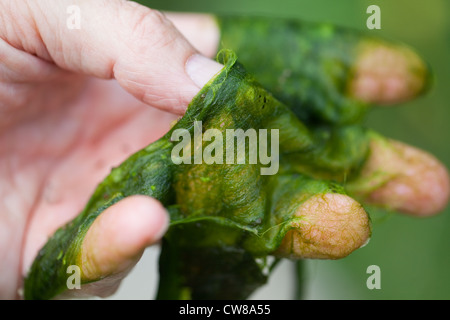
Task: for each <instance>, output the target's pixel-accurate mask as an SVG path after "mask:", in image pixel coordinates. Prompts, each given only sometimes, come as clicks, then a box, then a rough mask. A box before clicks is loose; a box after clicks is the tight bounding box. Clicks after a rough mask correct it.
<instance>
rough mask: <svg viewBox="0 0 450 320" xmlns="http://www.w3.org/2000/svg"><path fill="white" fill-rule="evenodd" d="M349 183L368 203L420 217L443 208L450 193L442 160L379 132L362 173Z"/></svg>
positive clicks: (435, 212)
mask: <svg viewBox="0 0 450 320" xmlns="http://www.w3.org/2000/svg"><path fill="white" fill-rule="evenodd" d="M346 187H347V189H348V190H349V191H350V192H351V193H352V194H354V195H355V196H356V197H358V198H359V199H361V201H363V202H365V203H370V204H374V205H378V206H382V207H385V208H388V209H391V210H395V211H400V212H403V213H406V214H409V215H413V216H419V217H425V216H430V215H434V214H437V213H439V212H441V211H442V210H443V209H444V208H445V207H446V205H447V203H448V201H449V197H450V183H449V175H448V171H447V169H446V168H445V166H444V165H443V164H442V163H441V162H439V160H437V159H436V158H435V157H434V156H433V155H431V154H429V153H428V152H425V151H423V150H420V149H417V148H415V147H412V146H409V145H407V144H404V143H402V142H399V141H395V140H391V139H386V138H384V137H381V136H379V135H377V134H372V135H371V142H370V155H369V158H368V159H367V161H366V163H365V164H364V166H363V168H362V171H361V173H360V174H359V176H358V178H356V179H355V180H354V181H352V182H350V183H349V184H348V185H347V186H346Z"/></svg>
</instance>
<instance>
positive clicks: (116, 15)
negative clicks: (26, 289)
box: [0, 1, 221, 298]
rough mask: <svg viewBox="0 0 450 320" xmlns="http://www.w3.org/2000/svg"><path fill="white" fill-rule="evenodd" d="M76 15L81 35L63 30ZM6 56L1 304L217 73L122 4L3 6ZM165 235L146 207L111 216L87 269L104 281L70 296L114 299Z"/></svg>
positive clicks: (121, 208)
mask: <svg viewBox="0 0 450 320" xmlns="http://www.w3.org/2000/svg"><path fill="white" fill-rule="evenodd" d="M73 4H76V5H77V6H78V7H79V9H80V17H81V28H80V29H79V30H77V29H73V30H72V29H69V28H67V27H66V19H67V18H68V16H69V15H68V14H67V11H66V10H67V8H68V7H69V5H73ZM98 15H101V18H100V19H99V18H98ZM205 40H207V39H205ZM212 50H214V48H213V49H212ZM0 51H1V55H0V57H1V58H0V112H1V115H2V116H1V117H0V176H1V183H0V198H1V201H0V208H1V209H0V212H1V214H0V236H1V240H0V257H2V258H1V261H0V270H2V273H1V275H0V297H1V298H14V297H18V289H19V288H21V286H22V278H23V276H24V275H25V274H26V272H27V270H28V268H29V267H30V264H31V263H32V261H33V259H34V257H35V256H36V254H37V252H38V250H39V249H40V248H41V247H42V246H43V245H44V244H45V242H46V241H47V239H48V237H49V236H51V235H52V234H53V233H54V231H55V230H56V229H57V228H59V227H60V226H61V225H63V224H65V223H67V222H68V221H70V220H71V219H73V218H74V216H76V215H77V214H78V213H79V212H80V211H81V210H82V208H83V206H84V205H85V203H86V201H87V200H88V199H89V196H90V194H91V193H92V192H93V190H94V189H95V186H96V185H97V184H98V182H99V181H101V179H102V178H103V177H104V176H105V175H106V174H107V173H108V172H109V171H110V169H111V167H112V166H114V165H118V164H119V163H120V162H121V161H123V160H124V159H125V158H127V157H128V156H129V155H130V154H131V153H133V152H134V151H136V150H138V149H140V148H142V147H143V146H145V145H147V144H148V143H150V142H152V141H154V140H156V139H157V138H159V137H160V136H161V135H163V134H164V133H165V132H166V131H167V130H168V129H169V127H170V123H171V122H172V121H174V120H175V119H176V117H177V116H179V115H180V114H182V113H183V112H184V110H185V108H186V107H187V105H188V103H189V102H190V100H191V99H192V97H193V96H194V95H195V94H196V93H197V92H198V91H199V89H200V88H201V87H202V86H203V84H204V83H205V82H206V81H208V80H209V78H211V77H212V76H213V75H214V74H215V73H216V72H217V71H218V70H220V67H221V66H220V65H218V64H217V63H216V62H213V61H209V60H204V61H203V62H201V60H202V59H199V56H195V55H196V54H197V53H198V52H197V50H196V49H195V48H194V47H192V46H191V44H190V43H189V42H188V41H186V40H185V39H184V38H183V36H181V34H180V33H179V32H178V31H177V29H175V28H174V27H173V26H172V24H171V23H170V22H169V21H168V20H167V19H166V18H165V17H164V16H163V15H162V14H161V13H159V12H157V11H154V10H150V9H148V8H145V7H142V6H140V5H137V4H135V3H133V2H127V1H108V2H103V1H75V2H74V1H57V2H55V1H21V2H17V1H2V2H1V3H0ZM192 56H194V57H196V58H193V59H191V61H190V62H189V63H188V62H187V61H188V60H189V59H190V58H191V57H192ZM194 60H196V61H197V63H196V61H194ZM199 61H200V62H199ZM202 63H203V64H202ZM188 72H189V74H188ZM191 77H193V79H191ZM150 106H151V107H150ZM156 108H158V109H160V110H158V109H156ZM161 110H163V111H161ZM167 225H168V217H167V213H166V210H165V209H164V208H163V207H162V206H161V205H160V204H159V203H158V202H157V201H156V200H154V199H152V198H150V197H144V196H137V197H130V198H128V199H126V200H124V201H121V202H120V203H118V204H117V205H115V206H113V207H111V208H110V209H109V210H107V212H105V213H104V214H103V215H102V218H101V219H98V221H96V223H95V225H94V226H93V227H92V228H91V230H90V232H89V234H88V237H87V239H86V241H85V243H84V244H83V264H82V272H83V274H84V275H85V276H89V275H92V276H95V277H97V276H100V277H102V278H103V277H104V276H108V277H107V278H106V279H104V280H103V281H102V282H100V283H96V284H95V285H94V286H89V285H86V286H83V289H82V290H74V291H71V292H72V293H76V294H77V295H81V294H92V295H100V296H104V295H108V294H110V293H111V292H113V291H114V290H115V288H116V287H117V286H118V284H119V283H120V280H121V279H122V278H123V277H124V276H125V275H126V273H127V272H128V271H129V270H130V269H131V268H132V267H133V265H134V264H135V263H136V262H137V261H138V259H139V257H140V255H141V253H142V252H143V250H144V249H145V247H147V246H149V245H151V244H153V243H155V242H157V241H158V240H159V239H160V238H161V236H162V235H163V233H164V231H165V230H166V228H167ZM119 227H120V232H118V228H119Z"/></svg>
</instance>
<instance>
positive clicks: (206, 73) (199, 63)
mask: <svg viewBox="0 0 450 320" xmlns="http://www.w3.org/2000/svg"><path fill="white" fill-rule="evenodd" d="M222 68H223V65H221V64H220V63H218V62H216V61H214V60H211V59H208V58H206V57H205V56H203V55H201V54H194V55H192V56H191V57H190V58H189V59H188V61H187V62H186V73H187V74H188V75H189V77H190V78H191V79H192V81H193V82H194V83H195V85H196V86H197V87H199V88H203V87H204V86H205V85H206V84H207V83H208V81H209V80H211V79H212V78H213V77H214V76H215V75H216V74H217V73H218V72H220V70H222Z"/></svg>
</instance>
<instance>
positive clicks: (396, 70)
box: [348, 39, 430, 105]
mask: <svg viewBox="0 0 450 320" xmlns="http://www.w3.org/2000/svg"><path fill="white" fill-rule="evenodd" d="M352 69H353V72H352V73H353V74H352V76H351V78H350V80H349V85H348V90H349V94H350V95H351V96H352V97H354V98H357V99H360V100H362V101H365V102H368V103H375V104H382V105H389V104H396V103H400V102H404V101H407V100H411V99H412V98H414V97H416V96H417V95H419V94H421V93H422V92H424V91H425V89H426V88H427V86H428V82H429V80H430V71H429V69H428V67H427V65H426V64H425V62H424V61H423V60H422V59H421V58H420V57H419V55H418V54H417V53H416V52H414V51H413V50H412V49H410V48H408V47H406V46H403V45H400V44H393V43H388V42H384V41H381V40H375V39H370V40H364V39H363V40H362V41H361V42H360V43H359V45H358V48H357V56H356V60H355V62H354V64H353V68H352Z"/></svg>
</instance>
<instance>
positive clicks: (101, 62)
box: [0, 0, 221, 114]
mask: <svg viewBox="0 0 450 320" xmlns="http://www.w3.org/2000/svg"><path fill="white" fill-rule="evenodd" d="M1 6H2V7H6V8H1V9H3V11H4V12H5V13H4V16H5V20H6V23H5V24H4V25H2V24H1V23H0V36H1V37H3V38H6V39H7V41H8V42H9V43H11V44H12V45H13V46H14V47H15V48H17V49H20V50H23V51H26V52H28V53H30V54H32V55H36V56H38V57H39V58H41V59H44V60H48V61H50V62H53V63H55V64H56V65H58V66H59V67H61V68H63V69H66V70H70V71H73V72H78V73H83V74H87V75H92V76H96V77H100V78H105V79H110V78H115V79H117V81H118V82H119V83H120V84H121V85H122V86H123V87H124V88H125V89H126V90H128V91H129V92H130V93H131V94H133V95H134V96H136V97H137V98H139V99H140V100H142V101H143V102H145V103H147V104H151V105H152V106H155V107H158V108H161V109H164V110H167V111H171V112H175V113H179V114H182V113H184V110H185V109H186V107H187V105H188V104H189V102H190V101H191V100H192V98H193V97H194V95H195V94H196V93H197V92H198V91H199V89H200V88H201V87H202V86H203V85H204V84H205V83H206V82H207V81H208V80H209V79H210V78H211V77H213V76H214V75H215V74H216V73H217V72H218V71H219V70H220V69H221V65H220V64H217V63H215V62H212V61H211V60H209V59H190V58H191V57H192V56H194V55H196V54H197V53H198V52H197V50H196V49H195V48H194V47H193V46H192V45H191V44H190V43H189V42H188V41H187V40H186V39H185V38H184V37H183V36H182V35H181V34H180V33H179V31H178V30H177V29H176V28H175V27H174V26H173V24H172V23H171V22H170V21H169V20H168V19H167V18H166V17H165V16H164V15H163V14H161V13H160V12H158V11H156V10H152V9H149V8H147V7H144V6H141V5H139V4H136V3H134V2H132V1H124V0H112V1H108V2H104V1H101V0H94V1H88V0H82V1H76V2H74V1H69V0H64V1H58V2H57V3H55V2H54V1H33V2H30V3H28V6H25V5H24V4H23V3H21V4H17V3H14V2H7V3H4V4H2V5H1ZM71 6H75V8H76V9H77V10H76V11H74V12H75V13H73V14H75V15H77V14H78V16H71V15H69V14H68V8H69V7H71ZM69 12H70V11H69ZM99 13H101V23H99V17H98V15H99ZM17 16H20V17H21V19H14V18H15V17H17ZM77 18H78V19H79V27H76V28H69V27H68V21H69V20H68V19H77ZM11 26H12V27H11ZM10 30H13V32H11V31H10ZM55 30H57V32H55ZM193 78H194V80H193Z"/></svg>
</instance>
